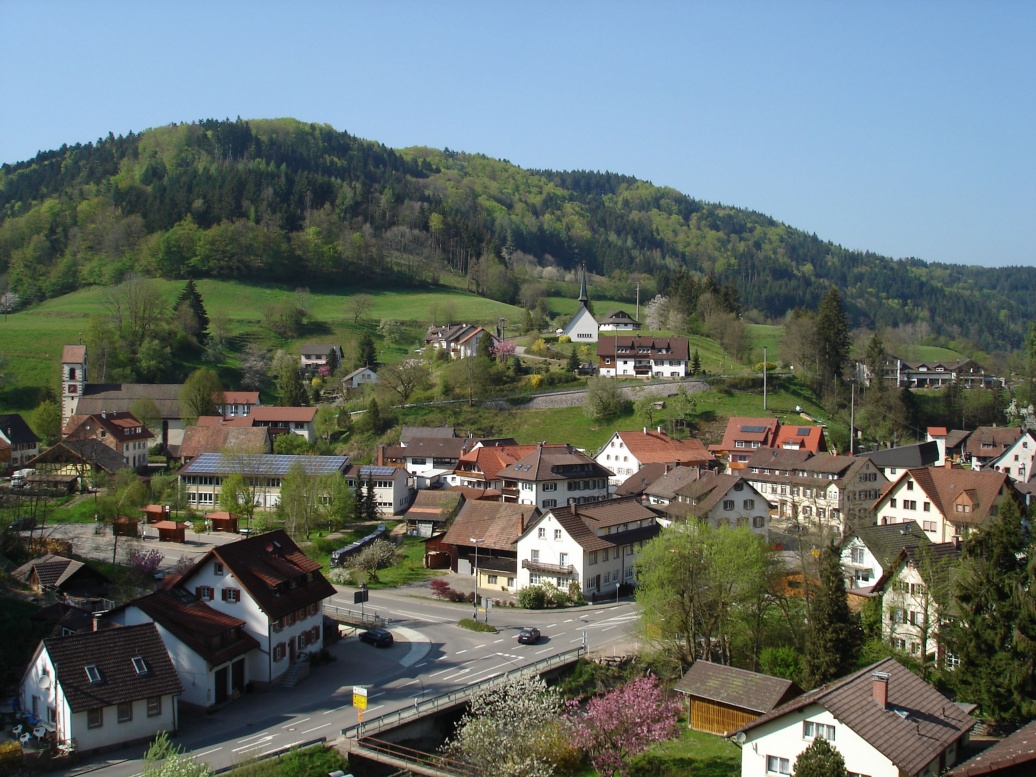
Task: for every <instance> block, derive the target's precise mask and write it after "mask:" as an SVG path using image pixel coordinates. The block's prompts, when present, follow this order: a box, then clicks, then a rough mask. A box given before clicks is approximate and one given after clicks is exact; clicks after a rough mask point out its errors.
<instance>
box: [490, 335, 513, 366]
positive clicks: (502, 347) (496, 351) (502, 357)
mask: <svg viewBox="0 0 1036 777" xmlns="http://www.w3.org/2000/svg"><path fill="white" fill-rule="evenodd" d="M514 352H515V344H514V342H512V341H511V340H501V341H500V342H498V343H495V344H494V345H493V356H494V357H495V358H496V360H497V361H498V362H505V361H507V360H508V359H509V358H511V357H512V356H514Z"/></svg>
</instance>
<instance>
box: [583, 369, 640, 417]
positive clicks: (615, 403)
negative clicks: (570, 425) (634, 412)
mask: <svg viewBox="0 0 1036 777" xmlns="http://www.w3.org/2000/svg"><path fill="white" fill-rule="evenodd" d="M628 406H629V401H628V400H627V399H626V398H625V397H623V396H622V389H620V388H619V385H618V384H617V383H616V382H615V381H614V380H613V379H611V378H590V379H589V380H587V381H586V403H585V404H584V405H583V412H584V413H585V414H586V416H587V418H590V419H592V420H594V421H607V420H609V419H612V418H615V417H616V416H619V415H621V414H622V413H623V412H624V411H625V410H626V408H627V407H628Z"/></svg>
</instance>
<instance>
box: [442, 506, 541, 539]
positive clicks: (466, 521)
mask: <svg viewBox="0 0 1036 777" xmlns="http://www.w3.org/2000/svg"><path fill="white" fill-rule="evenodd" d="M537 515H539V510H537V508H536V507H535V506H534V505H520V504H515V503H514V502H484V501H481V500H477V499H468V500H467V501H466V502H465V503H464V506H463V507H462V508H461V509H460V512H459V513H457V517H456V518H454V519H453V525H452V526H451V527H450V529H449V531H447V532H446V534H445V535H444V536H443V538H442V541H443V543H444V544H446V545H460V546H465V547H466V546H470V545H471V538H472V537H475V538H479V539H485V542H483V543H480V544H479V547H480V548H491V549H493V550H514V543H515V542H516V541H517V540H518V537H519V535H520V534H521V533H522V531H523V530H524V528H525V527H526V526H528V525H529V523H530V522H531V521H532V519H533V518H534V517H535V516H537Z"/></svg>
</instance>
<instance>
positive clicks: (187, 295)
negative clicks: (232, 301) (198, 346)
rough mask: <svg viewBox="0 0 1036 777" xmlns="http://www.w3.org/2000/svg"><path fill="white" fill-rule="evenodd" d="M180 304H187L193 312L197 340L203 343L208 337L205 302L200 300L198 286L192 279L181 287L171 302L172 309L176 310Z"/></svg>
mask: <svg viewBox="0 0 1036 777" xmlns="http://www.w3.org/2000/svg"><path fill="white" fill-rule="evenodd" d="M180 305H187V307H189V308H190V309H191V312H192V313H194V317H195V318H196V319H197V321H198V342H199V343H204V342H205V339H206V338H207V337H208V331H209V315H208V313H207V312H206V311H205V303H204V302H203V301H202V298H201V294H200V293H199V292H198V287H197V286H195V285H194V280H193V279H191V280H188V281H187V285H186V286H184V287H183V291H181V292H180V296H179V297H177V298H176V302H175V303H173V310H178V309H179V308H180Z"/></svg>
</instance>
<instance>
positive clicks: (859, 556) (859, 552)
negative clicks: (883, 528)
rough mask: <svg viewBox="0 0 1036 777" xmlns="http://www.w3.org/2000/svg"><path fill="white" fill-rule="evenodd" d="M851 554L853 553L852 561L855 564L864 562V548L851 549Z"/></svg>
mask: <svg viewBox="0 0 1036 777" xmlns="http://www.w3.org/2000/svg"><path fill="white" fill-rule="evenodd" d="M851 554H852V563H854V564H862V563H863V555H864V550H863V548H853V549H852V550H851Z"/></svg>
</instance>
